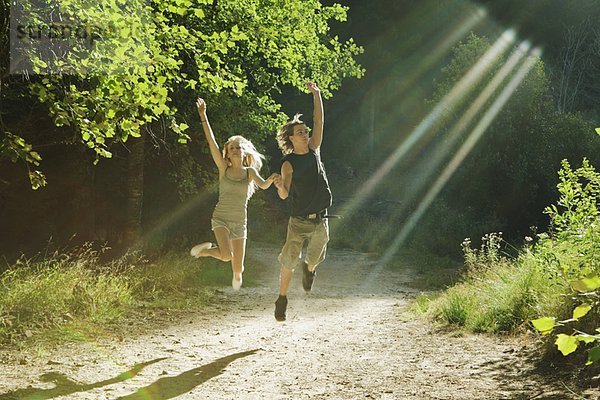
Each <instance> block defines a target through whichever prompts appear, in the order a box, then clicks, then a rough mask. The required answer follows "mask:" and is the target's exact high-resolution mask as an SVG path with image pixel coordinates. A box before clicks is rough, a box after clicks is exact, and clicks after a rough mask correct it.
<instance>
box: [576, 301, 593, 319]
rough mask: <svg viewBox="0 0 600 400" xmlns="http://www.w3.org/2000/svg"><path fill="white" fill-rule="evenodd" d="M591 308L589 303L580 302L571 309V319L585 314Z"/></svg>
mask: <svg viewBox="0 0 600 400" xmlns="http://www.w3.org/2000/svg"><path fill="white" fill-rule="evenodd" d="M591 309H592V306H591V305H589V304H581V305H579V306H577V307H576V308H575V309H574V310H573V319H579V318H581V317H583V316H584V315H585V314H587V313H588V312H589V311H590V310H591Z"/></svg>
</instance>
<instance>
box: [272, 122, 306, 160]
mask: <svg viewBox="0 0 600 400" xmlns="http://www.w3.org/2000/svg"><path fill="white" fill-rule="evenodd" d="M301 116H302V114H296V115H294V118H292V119H291V120H290V121H288V122H286V123H285V124H283V125H282V126H281V128H279V131H278V132H277V144H278V145H279V148H280V149H281V152H282V153H283V154H284V155H285V154H289V153H291V152H292V151H294V145H293V144H292V141H291V140H290V136H292V135H293V134H294V127H295V126H296V125H305V124H304V122H303V121H302V120H301V119H300V117H301Z"/></svg>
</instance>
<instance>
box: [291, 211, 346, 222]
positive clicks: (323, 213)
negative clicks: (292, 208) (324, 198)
mask: <svg viewBox="0 0 600 400" xmlns="http://www.w3.org/2000/svg"><path fill="white" fill-rule="evenodd" d="M295 217H296V218H300V219H304V220H309V221H320V220H322V219H325V218H343V217H342V216H341V215H331V214H327V210H323V211H319V212H316V213H313V214H306V215H295Z"/></svg>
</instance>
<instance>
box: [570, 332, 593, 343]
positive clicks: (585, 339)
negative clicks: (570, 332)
mask: <svg viewBox="0 0 600 400" xmlns="http://www.w3.org/2000/svg"><path fill="white" fill-rule="evenodd" d="M575 338H576V339H577V340H579V341H580V342H583V343H585V344H589V343H593V342H595V341H596V340H598V336H593V335H588V334H587V333H584V334H583V335H576V336H575Z"/></svg>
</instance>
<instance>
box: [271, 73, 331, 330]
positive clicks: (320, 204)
mask: <svg viewBox="0 0 600 400" xmlns="http://www.w3.org/2000/svg"><path fill="white" fill-rule="evenodd" d="M307 87H308V90H309V91H310V92H311V93H312V95H313V103H314V112H313V131H312V135H310V136H309V134H308V128H307V127H306V125H305V124H304V122H302V121H301V120H300V117H301V114H296V115H295V116H294V118H293V119H292V120H291V121H289V122H287V123H286V124H285V125H283V126H282V127H281V128H280V129H279V132H278V133H277V142H278V143H279V148H280V149H281V151H282V152H283V154H284V157H283V160H282V165H281V177H280V178H279V177H278V178H277V179H276V180H275V181H274V184H275V186H276V187H277V193H278V194H279V197H280V198H281V199H286V198H288V197H289V198H290V201H291V214H290V219H289V221H288V229H287V238H286V242H285V244H284V245H283V248H282V250H281V254H279V263H280V264H281V268H280V272H279V298H278V299H277V301H276V302H275V319H276V320H277V321H284V320H285V317H286V315H285V313H286V309H287V302H288V300H287V292H288V288H289V285H290V281H291V279H292V275H293V272H294V268H295V266H296V264H297V263H298V261H299V260H300V256H301V253H302V247H303V244H304V242H305V241H307V242H308V243H307V249H306V257H305V259H304V261H303V263H302V286H303V287H304V290H306V291H307V292H308V291H310V290H311V289H312V285H313V281H314V279H315V276H316V271H315V268H316V267H317V266H318V265H319V264H320V263H321V262H322V261H323V260H324V259H325V253H326V250H327V242H328V241H329V225H328V223H327V219H326V218H324V217H325V214H326V211H327V208H328V207H330V206H331V201H332V197H331V190H330V189H329V182H328V181H327V175H326V174H325V169H324V168H323V163H322V162H321V155H320V147H321V142H322V140H323V101H322V99H321V91H320V90H319V88H318V87H317V85H316V84H315V83H312V82H308V83H307Z"/></svg>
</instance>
